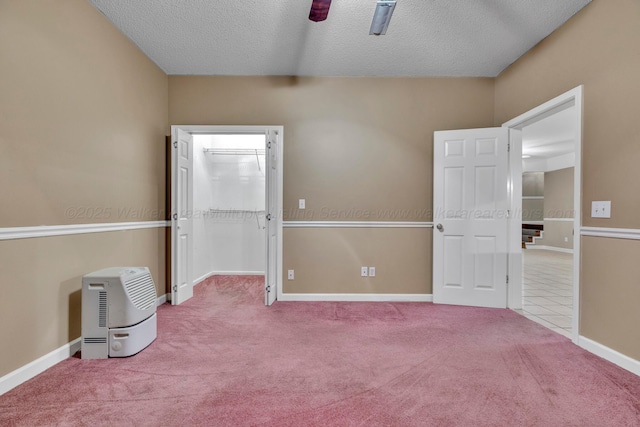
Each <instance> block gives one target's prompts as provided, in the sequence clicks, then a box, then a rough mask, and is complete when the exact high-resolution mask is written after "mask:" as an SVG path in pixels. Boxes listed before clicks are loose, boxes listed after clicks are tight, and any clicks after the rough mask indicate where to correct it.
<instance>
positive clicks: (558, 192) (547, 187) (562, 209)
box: [544, 168, 575, 218]
mask: <svg viewBox="0 0 640 427" xmlns="http://www.w3.org/2000/svg"><path fill="white" fill-rule="evenodd" d="M574 173H575V168H565V169H560V170H556V171H553V172H545V174H544V216H545V218H573V175H574Z"/></svg>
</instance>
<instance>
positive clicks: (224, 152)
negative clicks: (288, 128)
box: [204, 148, 265, 172]
mask: <svg viewBox="0 0 640 427" xmlns="http://www.w3.org/2000/svg"><path fill="white" fill-rule="evenodd" d="M204 152H205V153H209V154H213V155H214V156H253V155H255V156H256V162H257V163H258V170H259V171H260V172H262V168H261V167H260V156H264V155H265V150H264V149H254V148H205V149H204Z"/></svg>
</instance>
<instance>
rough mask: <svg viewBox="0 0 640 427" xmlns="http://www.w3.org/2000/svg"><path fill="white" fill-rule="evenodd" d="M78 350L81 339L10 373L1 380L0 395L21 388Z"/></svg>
mask: <svg viewBox="0 0 640 427" xmlns="http://www.w3.org/2000/svg"><path fill="white" fill-rule="evenodd" d="M78 350H80V338H76V339H75V340H73V341H71V342H70V343H68V344H65V345H63V346H62V347H60V348H58V349H56V350H53V351H52V352H51V353H49V354H45V355H44V356H42V357H40V358H39V359H36V360H34V361H33V362H31V363H28V364H26V365H24V366H23V367H21V368H18V369H16V370H15V371H13V372H9V373H8V374H7V375H5V376H4V377H2V378H0V395H2V394H4V393H6V392H8V391H9V390H11V389H12V388H14V387H17V386H19V385H20V384H22V383H23V382H25V381H28V380H30V379H31V378H33V377H35V376H36V375H38V374H40V373H42V372H44V371H46V370H47V369H49V368H51V367H52V366H54V365H56V364H58V363H60V362H62V361H63V360H65V359H68V358H69V357H71V356H73V355H74V354H75V353H76V352H77V351H78Z"/></svg>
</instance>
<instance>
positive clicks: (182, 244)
mask: <svg viewBox="0 0 640 427" xmlns="http://www.w3.org/2000/svg"><path fill="white" fill-rule="evenodd" d="M172 139H173V141H174V142H173V149H172V151H171V153H172V158H171V165H172V170H173V171H174V173H173V174H172V180H171V187H172V191H171V194H172V197H171V212H172V215H171V241H172V242H173V247H172V251H171V272H172V276H173V277H171V304H173V305H176V304H181V303H182V302H184V301H186V300H188V299H189V298H191V297H192V296H193V279H192V277H191V276H192V264H193V242H192V236H193V137H192V136H191V134H189V133H187V132H184V131H183V130H181V129H176V130H175V134H174V135H172Z"/></svg>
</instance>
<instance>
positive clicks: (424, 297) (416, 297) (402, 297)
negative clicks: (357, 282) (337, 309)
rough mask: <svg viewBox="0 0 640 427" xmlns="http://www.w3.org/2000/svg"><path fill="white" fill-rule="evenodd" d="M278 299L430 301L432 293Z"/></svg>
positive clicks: (284, 296)
mask: <svg viewBox="0 0 640 427" xmlns="http://www.w3.org/2000/svg"><path fill="white" fill-rule="evenodd" d="M278 301H343V302H347V301H353V302H432V301H433V295H432V294H292V293H286V294H281V295H278Z"/></svg>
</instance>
